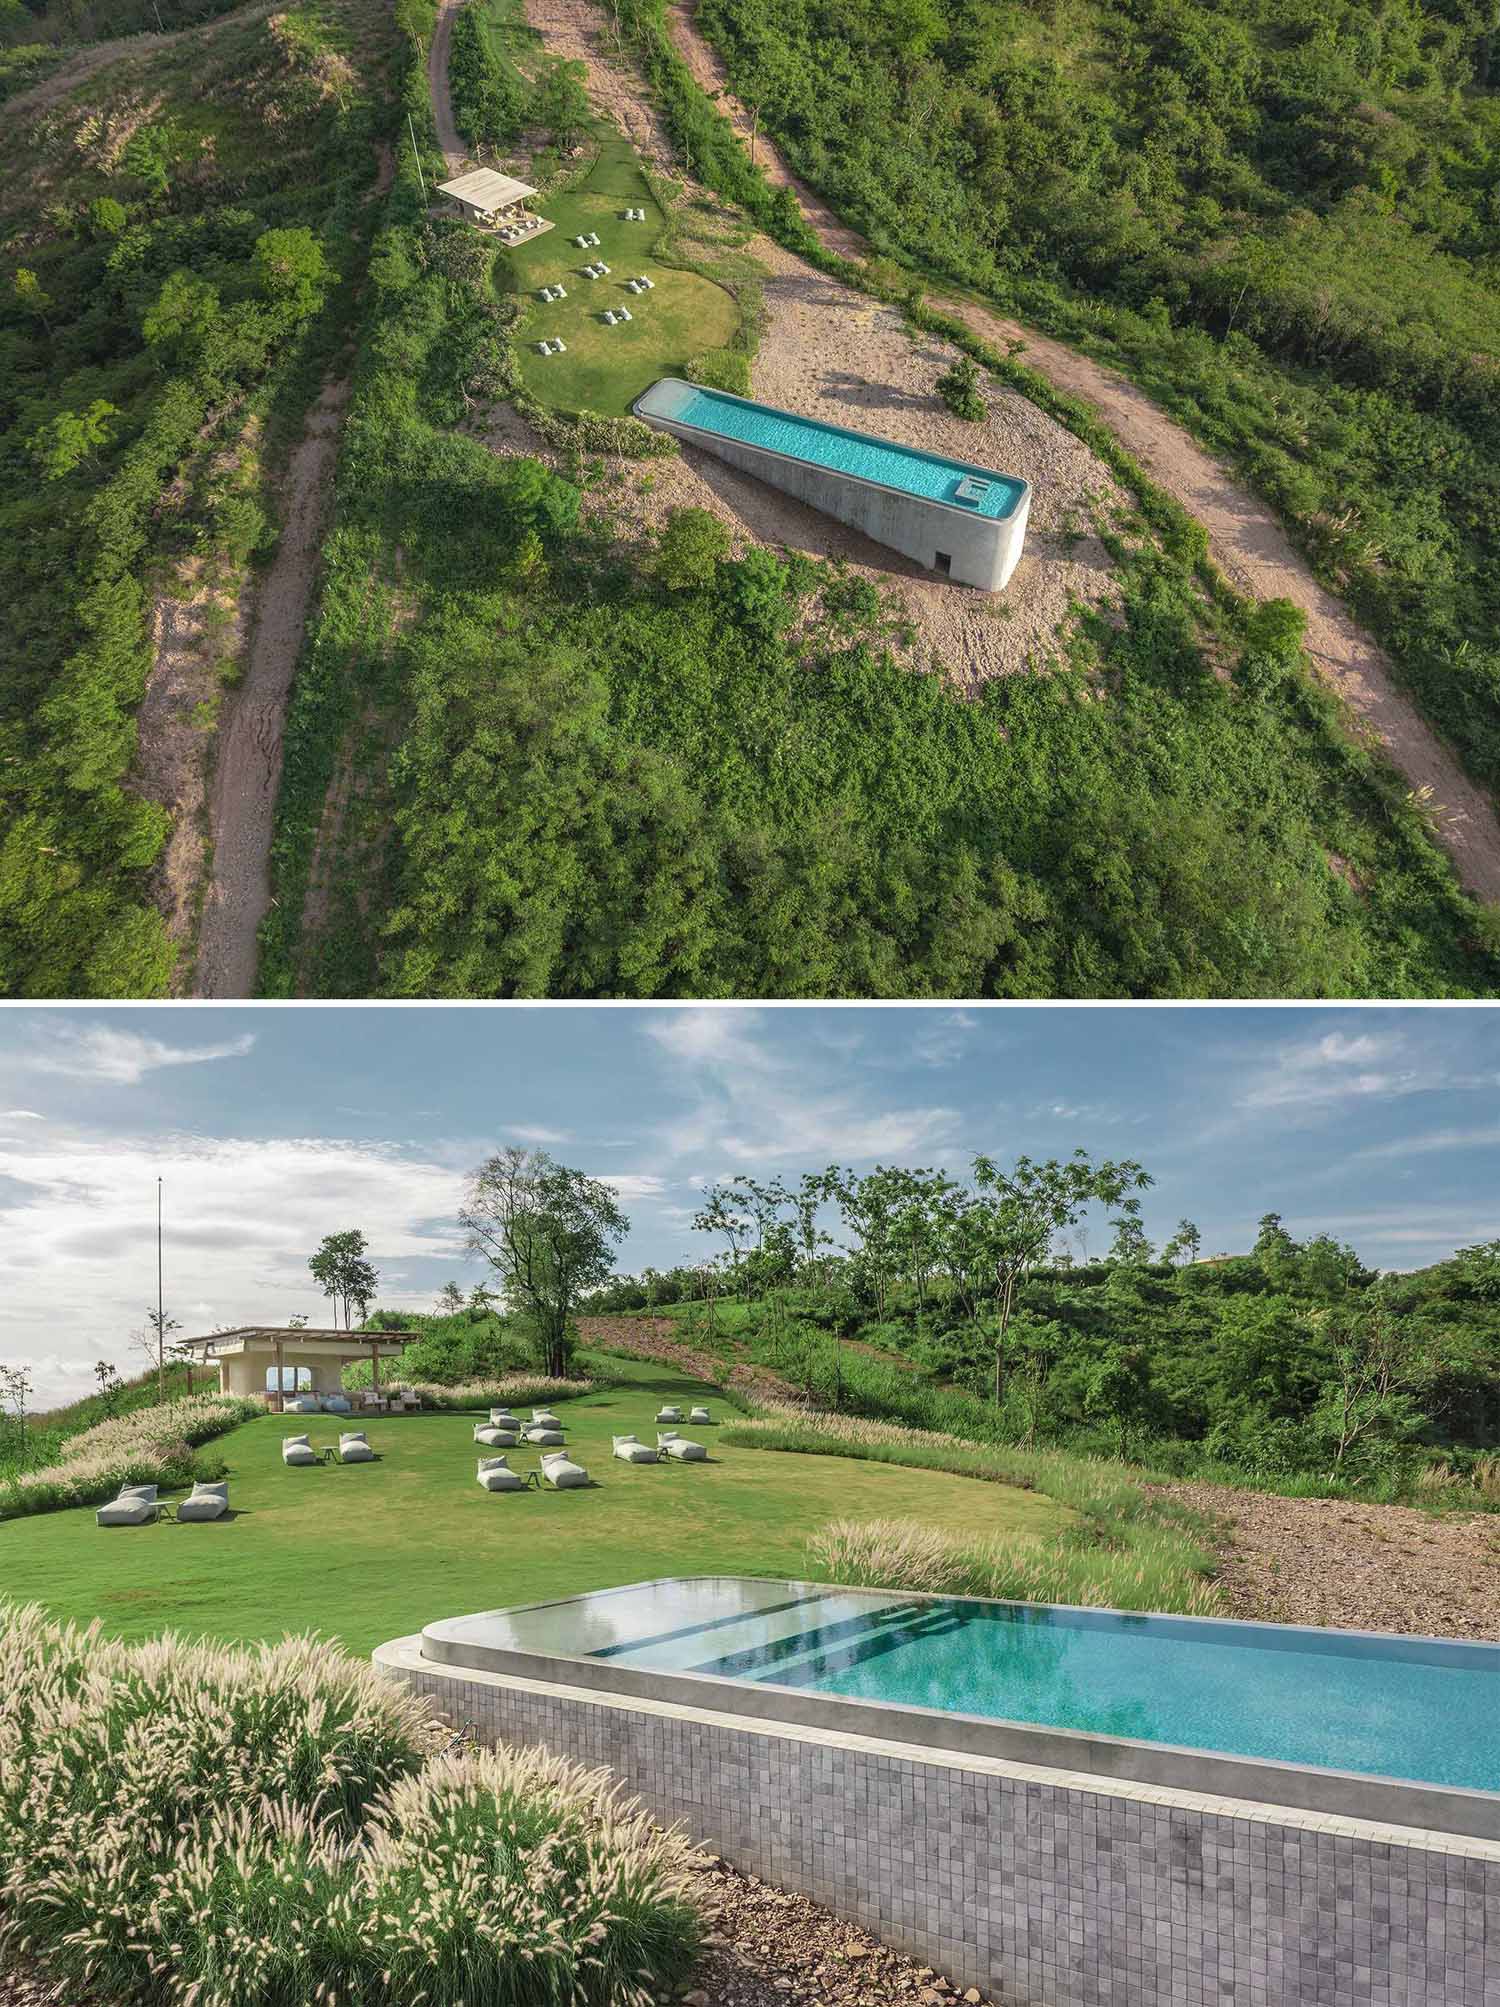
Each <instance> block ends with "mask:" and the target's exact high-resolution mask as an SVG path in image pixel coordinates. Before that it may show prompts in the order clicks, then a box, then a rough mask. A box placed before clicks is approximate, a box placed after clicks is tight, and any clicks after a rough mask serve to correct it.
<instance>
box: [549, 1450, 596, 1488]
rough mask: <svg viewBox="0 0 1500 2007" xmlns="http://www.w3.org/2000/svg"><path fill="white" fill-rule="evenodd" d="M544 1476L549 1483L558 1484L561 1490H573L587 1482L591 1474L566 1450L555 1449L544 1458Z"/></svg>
mask: <svg viewBox="0 0 1500 2007" xmlns="http://www.w3.org/2000/svg"><path fill="white" fill-rule="evenodd" d="M542 1476H543V1477H544V1478H546V1480H547V1482H548V1484H553V1485H556V1487H557V1489H558V1490H559V1491H571V1490H573V1489H574V1488H575V1486H577V1485H580V1484H587V1483H588V1481H589V1474H588V1472H587V1471H586V1470H585V1469H584V1467H583V1465H582V1464H581V1463H574V1461H573V1459H572V1458H571V1457H570V1456H569V1455H568V1453H567V1451H566V1450H553V1451H552V1452H551V1454H550V1455H549V1456H544V1457H543V1458H542Z"/></svg>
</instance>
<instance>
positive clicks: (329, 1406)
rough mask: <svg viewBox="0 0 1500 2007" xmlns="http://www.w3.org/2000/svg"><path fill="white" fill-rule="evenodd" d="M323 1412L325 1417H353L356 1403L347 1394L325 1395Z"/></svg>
mask: <svg viewBox="0 0 1500 2007" xmlns="http://www.w3.org/2000/svg"><path fill="white" fill-rule="evenodd" d="M323 1412H324V1414H325V1415H352V1414H353V1413H354V1403H353V1402H352V1401H351V1400H350V1399H349V1396H348V1395H347V1394H325V1395H324V1396H323Z"/></svg>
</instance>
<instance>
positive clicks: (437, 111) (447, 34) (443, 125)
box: [427, 0, 467, 174]
mask: <svg viewBox="0 0 1500 2007" xmlns="http://www.w3.org/2000/svg"><path fill="white" fill-rule="evenodd" d="M463 4H464V0H438V11H437V19H436V20H435V21H434V22H433V24H432V42H431V45H430V46H429V48H428V51H427V89H428V92H429V95H430V96H431V98H432V122H433V124H434V125H435V126H436V127H437V139H438V145H439V146H440V147H441V148H442V149H443V158H444V159H445V160H446V161H447V163H448V172H449V173H450V174H456V173H457V172H458V170H459V168H461V167H462V166H463V164H464V160H465V158H466V157H467V156H466V155H465V152H464V143H463V141H462V140H461V139H460V138H459V136H458V127H457V126H456V125H455V124H454V123H453V99H452V96H451V95H450V93H449V90H448V47H449V44H450V43H451V41H452V40H453V22H454V18H455V16H456V15H457V13H458V10H459V8H460V7H462V5H463Z"/></svg>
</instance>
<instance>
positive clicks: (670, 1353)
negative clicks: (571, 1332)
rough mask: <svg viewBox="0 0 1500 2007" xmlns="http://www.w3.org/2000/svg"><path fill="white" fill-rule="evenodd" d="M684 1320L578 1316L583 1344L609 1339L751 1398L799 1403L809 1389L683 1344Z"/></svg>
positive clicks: (618, 1347) (609, 1342) (641, 1356)
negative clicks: (728, 1363) (680, 1321)
mask: <svg viewBox="0 0 1500 2007" xmlns="http://www.w3.org/2000/svg"><path fill="white" fill-rule="evenodd" d="M681 1329H682V1326H681V1325H680V1324H677V1323H674V1321H673V1320H672V1319H671V1318H670V1317H580V1318H579V1320H578V1335H579V1337H580V1338H581V1339H582V1340H583V1342H584V1344H585V1345H608V1346H611V1347H612V1348H613V1349H614V1350H615V1351H617V1352H630V1353H633V1354H634V1355H635V1357H636V1358H638V1359H652V1360H655V1361H656V1362H657V1363H658V1364H660V1365H663V1366H675V1367H676V1369H677V1370H678V1372H679V1373H686V1374H687V1376H688V1378H689V1379H692V1380H708V1381H711V1382H712V1383H713V1385H714V1386H716V1387H725V1386H727V1387H729V1388H731V1389H732V1390H733V1391H734V1392H735V1393H737V1394H742V1395H743V1396H744V1398H745V1399H746V1400H747V1401H776V1402H778V1403H780V1404H782V1405H785V1404H786V1403H787V1402H791V1403H793V1404H794V1405H799V1406H800V1405H801V1404H802V1403H803V1402H804V1401H805V1400H806V1398H807V1397H806V1395H805V1394H803V1393H802V1392H801V1391H800V1389H798V1388H796V1387H794V1386H792V1384H791V1383H790V1381H788V1380H783V1379H781V1378H779V1377H778V1376H777V1375H776V1374H775V1373H772V1372H770V1371H769V1370H768V1369H767V1368H766V1367H764V1366H745V1365H733V1364H732V1365H728V1366H727V1369H726V1362H725V1361H724V1360H723V1359H720V1358H716V1357H715V1355H714V1354H713V1353H712V1352H700V1351H699V1350H698V1349H697V1348H696V1347H695V1346H692V1345H685V1344H684V1343H683V1342H682V1339H681V1338H680V1336H679V1335H678V1334H679V1333H680V1332H681Z"/></svg>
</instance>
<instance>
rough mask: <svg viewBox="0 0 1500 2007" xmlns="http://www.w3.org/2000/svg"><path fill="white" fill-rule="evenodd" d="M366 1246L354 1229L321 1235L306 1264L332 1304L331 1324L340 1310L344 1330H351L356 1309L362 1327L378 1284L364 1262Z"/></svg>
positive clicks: (375, 1277)
mask: <svg viewBox="0 0 1500 2007" xmlns="http://www.w3.org/2000/svg"><path fill="white" fill-rule="evenodd" d="M367 1246H368V1242H367V1241H366V1240H365V1237H364V1235H363V1234H362V1233H361V1232H360V1231H359V1229H358V1227H350V1228H349V1230H348V1231H347V1232H346V1233H330V1234H325V1235H324V1237H323V1241H322V1245H321V1246H320V1247H319V1249H318V1251H317V1253H316V1254H315V1255H312V1256H310V1257H309V1259H308V1263H307V1265H308V1267H309V1268H310V1269H311V1270H312V1273H313V1277H314V1279H315V1280H316V1281H317V1282H318V1283H319V1284H320V1285H321V1287H322V1290H323V1294H324V1295H325V1296H326V1297H328V1299H329V1300H330V1301H331V1302H332V1304H333V1307H334V1310H333V1318H334V1323H335V1324H337V1322H338V1319H339V1313H340V1312H341V1311H342V1313H343V1318H344V1329H345V1330H346V1331H351V1330H353V1328H354V1313H355V1311H356V1310H357V1311H358V1312H359V1321H360V1323H361V1324H363V1322H364V1321H365V1317H366V1315H367V1313H368V1311H369V1308H370V1305H371V1303H372V1302H373V1301H374V1300H375V1291H376V1289H377V1288H378V1287H379V1284H380V1276H379V1274H378V1272H377V1271H376V1269H375V1266H374V1264H373V1263H372V1262H370V1261H367V1260H366V1259H365V1250H366V1248H367Z"/></svg>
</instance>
